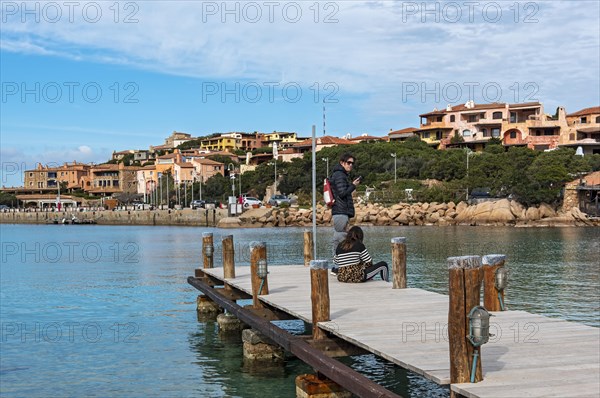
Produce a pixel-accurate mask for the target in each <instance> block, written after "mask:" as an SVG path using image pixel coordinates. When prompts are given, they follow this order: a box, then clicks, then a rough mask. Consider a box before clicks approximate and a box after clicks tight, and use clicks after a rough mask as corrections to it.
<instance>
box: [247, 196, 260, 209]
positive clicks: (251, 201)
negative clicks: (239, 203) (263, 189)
mask: <svg viewBox="0 0 600 398" xmlns="http://www.w3.org/2000/svg"><path fill="white" fill-rule="evenodd" d="M252 205H258V206H262V205H263V203H262V202H261V201H260V200H258V199H257V198H253V197H251V196H246V197H245V198H244V207H245V208H248V207H250V206H252Z"/></svg>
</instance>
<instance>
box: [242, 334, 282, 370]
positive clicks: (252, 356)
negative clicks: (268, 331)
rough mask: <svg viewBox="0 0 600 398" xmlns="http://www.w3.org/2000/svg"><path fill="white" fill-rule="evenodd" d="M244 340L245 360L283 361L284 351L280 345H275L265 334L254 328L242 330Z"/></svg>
mask: <svg viewBox="0 0 600 398" xmlns="http://www.w3.org/2000/svg"><path fill="white" fill-rule="evenodd" d="M242 341H243V342H244V360H250V361H257V362H264V361H269V362H283V359H284V358H285V356H284V351H283V349H282V348H280V347H279V346H278V345H274V344H272V343H271V341H270V340H268V339H267V338H266V337H265V336H264V335H263V334H261V333H260V332H257V331H256V330H254V329H244V330H243V331H242Z"/></svg>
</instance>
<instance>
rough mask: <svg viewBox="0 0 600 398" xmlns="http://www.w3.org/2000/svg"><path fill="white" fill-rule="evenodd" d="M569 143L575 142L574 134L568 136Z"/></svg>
mask: <svg viewBox="0 0 600 398" xmlns="http://www.w3.org/2000/svg"><path fill="white" fill-rule="evenodd" d="M569 141H575V134H573V133H571V134H569Z"/></svg>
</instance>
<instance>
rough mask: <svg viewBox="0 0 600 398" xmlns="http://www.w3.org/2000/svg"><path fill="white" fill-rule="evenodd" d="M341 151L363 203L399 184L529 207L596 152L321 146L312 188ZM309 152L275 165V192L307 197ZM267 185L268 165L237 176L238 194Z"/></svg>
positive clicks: (554, 198)
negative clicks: (366, 196)
mask: <svg viewBox="0 0 600 398" xmlns="http://www.w3.org/2000/svg"><path fill="white" fill-rule="evenodd" d="M347 151H348V152H351V153H352V154H353V155H354V156H355V158H356V164H355V168H354V170H353V172H352V174H353V176H359V175H360V176H362V177H363V182H362V184H361V185H360V186H359V188H358V190H359V191H364V190H366V189H367V188H370V189H372V191H373V194H372V195H371V197H370V200H373V201H377V202H380V203H386V202H387V203H397V202H401V201H406V200H407V199H408V198H407V195H406V191H405V190H406V189H412V191H411V198H412V200H415V201H420V202H451V201H452V202H459V201H461V200H465V199H466V197H467V190H469V191H470V192H472V191H473V190H475V189H483V188H485V189H486V190H488V189H489V192H490V195H491V196H493V197H498V198H504V197H506V198H510V199H514V200H516V201H519V202H520V203H522V204H524V205H528V206H531V205H536V204H540V203H548V204H555V205H556V204H558V203H560V202H561V200H562V192H563V189H564V184H565V183H566V182H568V181H572V180H575V179H577V178H579V177H581V176H583V175H584V174H587V173H590V172H592V171H598V170H600V155H599V154H595V155H591V156H585V157H582V156H578V155H575V150H573V149H569V148H560V149H556V150H553V151H549V152H541V151H534V150H531V149H527V148H525V147H510V148H508V149H506V148H504V147H503V146H502V145H499V144H494V143H492V144H489V145H487V146H486V147H485V149H484V151H483V152H468V151H467V150H466V149H464V148H456V149H447V150H444V151H439V150H436V149H434V148H432V147H430V146H428V145H427V144H426V143H424V142H422V141H421V140H419V139H409V140H407V141H404V142H376V143H360V144H355V145H349V146H343V145H341V146H335V147H330V148H324V149H322V150H321V151H319V152H318V154H317V162H316V167H317V181H318V186H317V190H320V189H321V184H320V183H319V182H322V181H323V179H324V178H325V177H326V174H327V170H326V168H327V164H326V162H324V161H322V159H324V158H326V159H329V172H330V173H331V170H332V169H333V167H334V165H336V164H337V163H338V159H339V156H340V154H342V153H343V152H347ZM391 154H395V155H396V158H394V157H392V156H391ZM311 157H312V154H311V153H305V154H304V156H303V157H302V158H297V159H293V160H292V161H291V162H281V161H278V162H277V174H278V176H279V180H278V184H277V188H278V191H280V192H281V193H284V194H295V195H297V196H298V199H299V202H300V204H309V203H310V200H311V184H312V180H311V176H312V174H311V170H312V159H311ZM394 162H396V163H395V164H394ZM467 162H468V165H467ZM467 167H468V169H467ZM394 169H395V171H394ZM394 180H396V182H394ZM273 182H274V165H273V163H272V162H270V163H263V164H261V165H259V166H257V168H256V169H255V170H254V171H249V172H246V173H244V174H243V175H242V187H241V188H242V192H251V193H252V195H254V196H258V197H262V196H263V195H264V193H265V190H266V188H267V186H269V185H272V184H273ZM235 184H236V193H237V192H238V189H239V188H238V186H237V184H239V181H237V180H235ZM202 189H203V192H204V193H205V195H206V197H209V198H213V199H217V200H222V199H224V198H225V197H226V196H227V195H229V194H230V193H231V192H232V181H231V179H230V178H228V177H223V176H220V175H219V176H215V177H213V178H211V179H210V180H208V181H206V183H205V184H203V188H202ZM196 190H197V188H196Z"/></svg>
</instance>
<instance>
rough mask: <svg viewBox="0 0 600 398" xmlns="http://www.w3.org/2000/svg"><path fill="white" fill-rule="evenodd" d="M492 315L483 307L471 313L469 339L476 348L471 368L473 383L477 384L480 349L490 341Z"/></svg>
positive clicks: (474, 308)
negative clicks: (476, 373)
mask: <svg viewBox="0 0 600 398" xmlns="http://www.w3.org/2000/svg"><path fill="white" fill-rule="evenodd" d="M490 316H491V315H490V313H489V312H487V310H486V309H485V308H483V307H482V306H476V307H473V308H472V309H471V312H469V335H468V336H467V338H468V339H469V342H470V343H471V344H472V345H473V347H474V348H475V350H474V352H473V366H472V368H471V383H475V372H476V369H477V359H478V358H479V347H481V346H482V345H483V344H485V343H487V342H488V340H489V339H490V336H491V335H490Z"/></svg>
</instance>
